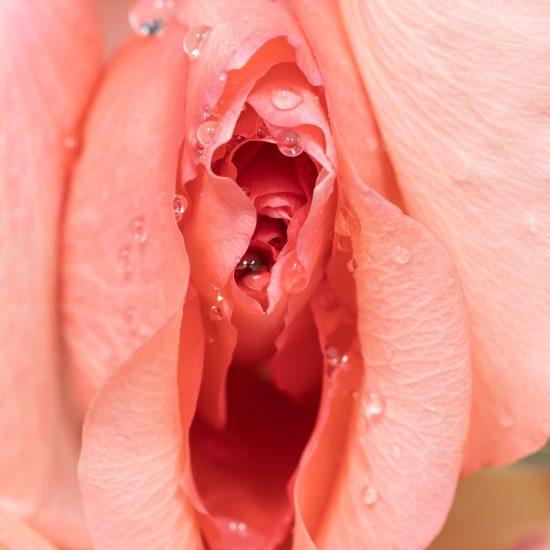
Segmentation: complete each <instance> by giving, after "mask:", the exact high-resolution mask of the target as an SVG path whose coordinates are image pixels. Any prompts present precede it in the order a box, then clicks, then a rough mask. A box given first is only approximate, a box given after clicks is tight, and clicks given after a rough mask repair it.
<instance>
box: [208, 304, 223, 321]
mask: <svg viewBox="0 0 550 550" xmlns="http://www.w3.org/2000/svg"><path fill="white" fill-rule="evenodd" d="M208 316H209V317H210V319H212V321H221V320H222V319H223V311H222V308H221V307H220V306H211V307H210V309H209V311H208Z"/></svg>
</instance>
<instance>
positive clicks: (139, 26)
mask: <svg viewBox="0 0 550 550" xmlns="http://www.w3.org/2000/svg"><path fill="white" fill-rule="evenodd" d="M175 6H176V2H175V1H174V0H154V1H153V2H139V3H138V4H137V5H136V7H134V8H132V9H131V10H130V12H129V21H130V26H131V27H132V30H133V31H134V32H135V33H136V34H138V35H140V36H156V35H159V34H162V32H163V31H164V27H165V26H166V24H167V23H168V21H169V19H170V18H171V17H173V15H174V11H175V10H174V8H175Z"/></svg>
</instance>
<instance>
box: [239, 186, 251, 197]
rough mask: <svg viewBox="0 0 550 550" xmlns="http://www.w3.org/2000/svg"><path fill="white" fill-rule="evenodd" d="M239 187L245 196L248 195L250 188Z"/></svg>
mask: <svg viewBox="0 0 550 550" xmlns="http://www.w3.org/2000/svg"><path fill="white" fill-rule="evenodd" d="M241 189H242V190H243V193H244V194H245V195H246V196H247V197H250V189H249V188H248V187H241Z"/></svg>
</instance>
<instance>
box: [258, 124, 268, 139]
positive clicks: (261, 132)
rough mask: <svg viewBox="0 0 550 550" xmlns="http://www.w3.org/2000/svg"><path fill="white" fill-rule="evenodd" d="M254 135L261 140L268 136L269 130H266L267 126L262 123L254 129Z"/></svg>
mask: <svg viewBox="0 0 550 550" xmlns="http://www.w3.org/2000/svg"><path fill="white" fill-rule="evenodd" d="M256 135H257V136H258V137H259V138H260V139H263V138H265V137H267V136H268V135H269V130H268V129H267V126H266V125H265V124H264V123H262V124H260V125H259V126H258V128H256Z"/></svg>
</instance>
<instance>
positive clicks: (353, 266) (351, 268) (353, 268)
mask: <svg viewBox="0 0 550 550" xmlns="http://www.w3.org/2000/svg"><path fill="white" fill-rule="evenodd" d="M347 267H348V271H349V272H350V273H355V272H356V271H357V260H356V259H355V258H352V259H351V260H350V261H349V262H348V264H347Z"/></svg>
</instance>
